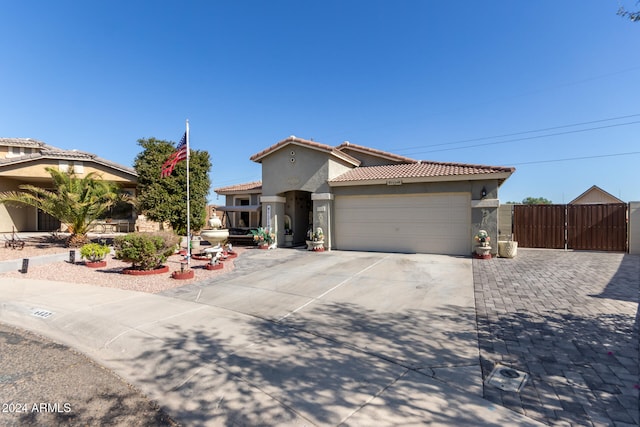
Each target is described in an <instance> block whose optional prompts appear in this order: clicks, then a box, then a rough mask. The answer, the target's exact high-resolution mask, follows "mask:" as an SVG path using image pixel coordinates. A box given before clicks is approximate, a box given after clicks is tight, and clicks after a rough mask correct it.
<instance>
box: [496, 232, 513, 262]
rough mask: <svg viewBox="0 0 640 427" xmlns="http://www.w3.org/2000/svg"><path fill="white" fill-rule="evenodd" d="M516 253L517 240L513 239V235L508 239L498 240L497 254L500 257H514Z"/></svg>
mask: <svg viewBox="0 0 640 427" xmlns="http://www.w3.org/2000/svg"><path fill="white" fill-rule="evenodd" d="M517 253H518V242H514V241H513V235H511V236H509V238H508V240H499V241H498V255H500V257H502V258H515V256H516V254H517Z"/></svg>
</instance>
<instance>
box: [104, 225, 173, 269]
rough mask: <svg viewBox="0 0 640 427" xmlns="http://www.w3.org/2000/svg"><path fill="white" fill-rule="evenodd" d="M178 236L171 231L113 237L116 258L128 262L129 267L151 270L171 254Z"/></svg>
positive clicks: (160, 264)
mask: <svg viewBox="0 0 640 427" xmlns="http://www.w3.org/2000/svg"><path fill="white" fill-rule="evenodd" d="M179 240H180V238H179V237H178V236H176V235H175V234H173V233H171V232H164V233H162V232H160V233H130V234H127V235H124V236H118V237H116V238H115V239H114V243H113V245H114V247H115V249H116V258H118V259H120V260H122V261H124V262H130V263H131V268H133V269H138V270H153V269H154V268H158V267H160V266H162V264H163V263H164V262H165V261H166V260H167V258H168V257H169V256H170V255H171V254H173V253H174V252H175V250H176V248H177V246H178V242H179Z"/></svg>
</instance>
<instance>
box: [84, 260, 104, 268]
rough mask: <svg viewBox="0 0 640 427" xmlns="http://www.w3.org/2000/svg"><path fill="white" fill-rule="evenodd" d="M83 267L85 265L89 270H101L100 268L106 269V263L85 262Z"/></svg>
mask: <svg viewBox="0 0 640 427" xmlns="http://www.w3.org/2000/svg"><path fill="white" fill-rule="evenodd" d="M84 265H86V266H87V267H89V268H102V267H106V266H107V261H105V260H102V261H85V262H84Z"/></svg>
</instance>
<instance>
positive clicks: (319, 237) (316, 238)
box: [307, 227, 324, 252]
mask: <svg viewBox="0 0 640 427" xmlns="http://www.w3.org/2000/svg"><path fill="white" fill-rule="evenodd" d="M307 238H308V240H307V250H309V251H314V252H322V251H324V233H323V232H322V228H320V227H318V228H316V231H313V232H312V231H311V230H309V231H308V233H307Z"/></svg>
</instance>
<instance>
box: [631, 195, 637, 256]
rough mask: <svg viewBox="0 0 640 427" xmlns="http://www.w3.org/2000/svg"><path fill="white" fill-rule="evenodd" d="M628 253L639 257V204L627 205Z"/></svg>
mask: <svg viewBox="0 0 640 427" xmlns="http://www.w3.org/2000/svg"><path fill="white" fill-rule="evenodd" d="M629 253H630V254H634V255H640V202H630V203H629Z"/></svg>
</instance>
